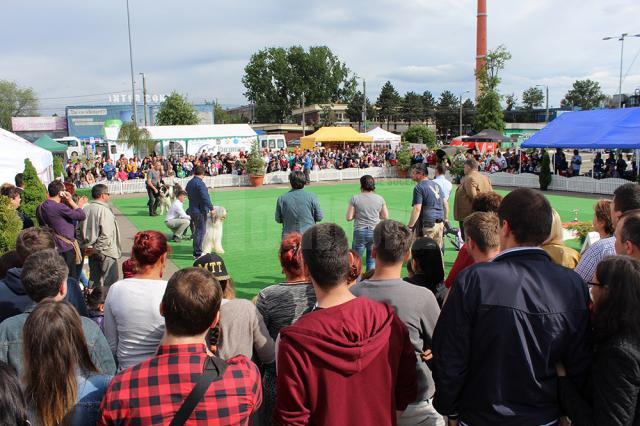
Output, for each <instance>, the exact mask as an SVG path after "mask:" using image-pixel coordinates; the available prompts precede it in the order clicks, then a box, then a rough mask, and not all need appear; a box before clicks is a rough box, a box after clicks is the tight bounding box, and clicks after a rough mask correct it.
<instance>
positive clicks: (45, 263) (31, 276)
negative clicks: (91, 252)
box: [20, 249, 69, 303]
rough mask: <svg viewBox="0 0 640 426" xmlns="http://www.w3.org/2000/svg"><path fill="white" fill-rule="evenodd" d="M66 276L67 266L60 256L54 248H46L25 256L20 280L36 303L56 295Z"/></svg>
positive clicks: (67, 272) (67, 274)
mask: <svg viewBox="0 0 640 426" xmlns="http://www.w3.org/2000/svg"><path fill="white" fill-rule="evenodd" d="M68 276H69V268H68V267H67V264H66V262H65V261H64V259H63V258H62V256H60V255H59V254H58V252H57V251H56V250H55V249H47V250H42V251H39V252H37V253H33V254H32V255H31V256H29V257H27V260H25V261H24V265H22V273H21V274H20V281H22V285H23V286H24V289H25V291H26V292H27V295H28V296H29V297H30V298H31V300H33V301H34V302H36V303H38V302H40V301H41V300H43V299H46V298H47V297H54V296H55V295H57V294H58V292H59V291H60V284H62V283H63V282H65V281H66V280H67V277H68Z"/></svg>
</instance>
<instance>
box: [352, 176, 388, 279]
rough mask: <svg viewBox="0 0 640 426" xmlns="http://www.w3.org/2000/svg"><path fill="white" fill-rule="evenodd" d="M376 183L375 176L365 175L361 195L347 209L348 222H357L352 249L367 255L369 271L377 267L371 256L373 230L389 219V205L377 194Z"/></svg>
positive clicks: (362, 178)
mask: <svg viewBox="0 0 640 426" xmlns="http://www.w3.org/2000/svg"><path fill="white" fill-rule="evenodd" d="M375 189H376V181H375V179H374V178H373V176H369V175H364V176H362V177H361V178H360V194H357V195H354V196H353V197H351V200H350V201H349V207H348V208H347V221H349V222H350V221H352V220H355V222H354V224H353V245H352V248H353V249H354V250H355V251H357V252H358V254H360V256H361V257H362V255H363V254H364V253H365V251H366V253H367V260H366V265H367V270H370V269H373V268H374V267H375V262H374V260H373V257H372V256H371V250H372V246H373V228H375V227H376V225H377V224H378V222H380V220H384V219H387V218H388V217H389V211H388V210H387V205H386V204H385V202H384V198H382V196H380V195H378V194H376V193H375V192H374V191H375Z"/></svg>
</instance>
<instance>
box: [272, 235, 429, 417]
mask: <svg viewBox="0 0 640 426" xmlns="http://www.w3.org/2000/svg"><path fill="white" fill-rule="evenodd" d="M302 256H303V258H304V262H305V269H306V272H308V276H309V277H311V282H312V283H313V287H314V289H315V292H316V297H317V301H318V303H317V307H316V309H315V310H314V311H313V312H310V313H308V314H306V315H303V316H302V317H301V318H300V319H299V320H298V321H296V322H295V323H294V324H293V325H291V326H289V327H286V328H284V329H282V331H281V332H280V346H279V348H278V358H277V368H278V385H277V395H278V399H277V405H276V410H275V414H274V421H275V423H276V424H280V425H306V424H314V425H355V424H362V425H395V424H396V415H397V414H399V413H398V412H402V411H404V410H405V409H406V407H407V405H409V404H410V403H412V402H413V401H415V399H416V394H417V390H416V369H415V363H416V358H415V354H414V351H413V347H412V345H411V341H410V340H409V334H408V331H407V328H406V326H405V325H404V324H403V322H402V321H401V320H400V319H399V318H398V316H397V315H396V314H395V312H394V311H393V309H392V308H391V307H389V306H388V305H386V304H383V303H380V302H375V301H372V300H370V299H367V298H365V297H355V296H354V295H353V294H351V292H350V291H349V289H348V287H347V277H348V275H349V256H350V254H349V244H348V242H347V236H346V235H345V233H344V231H343V230H342V228H340V227H339V226H338V225H335V224H331V223H326V224H321V225H315V226H314V227H312V228H310V229H309V230H307V231H306V232H305V233H304V235H303V236H302Z"/></svg>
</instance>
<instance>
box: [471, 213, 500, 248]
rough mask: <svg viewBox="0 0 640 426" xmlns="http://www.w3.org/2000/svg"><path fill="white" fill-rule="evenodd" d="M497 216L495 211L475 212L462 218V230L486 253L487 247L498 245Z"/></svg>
mask: <svg viewBox="0 0 640 426" xmlns="http://www.w3.org/2000/svg"><path fill="white" fill-rule="evenodd" d="M499 227H500V225H499V221H498V216H497V215H496V214H495V213H488V212H475V213H471V214H470V215H469V216H467V217H466V218H465V219H464V232H465V234H466V236H467V237H469V238H471V239H472V240H473V242H474V243H476V245H477V246H478V248H479V249H480V251H482V252H483V253H486V252H487V251H488V250H489V249H495V248H497V247H500V233H499Z"/></svg>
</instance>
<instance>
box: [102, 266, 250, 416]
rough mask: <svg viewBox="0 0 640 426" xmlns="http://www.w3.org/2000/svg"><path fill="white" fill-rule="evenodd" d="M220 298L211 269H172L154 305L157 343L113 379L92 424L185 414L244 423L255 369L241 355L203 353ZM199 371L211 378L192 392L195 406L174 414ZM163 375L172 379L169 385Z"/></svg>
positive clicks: (215, 317) (200, 373)
mask: <svg viewBox="0 0 640 426" xmlns="http://www.w3.org/2000/svg"><path fill="white" fill-rule="evenodd" d="M221 302H222V289H221V288H220V285H219V284H218V283H217V282H216V280H215V278H214V277H213V275H212V274H210V273H208V272H206V271H204V270H203V269H201V268H188V269H183V270H181V271H178V272H176V273H175V274H174V275H173V276H172V277H171V279H170V280H169V283H168V284H167V287H166V291H165V294H164V296H163V297H162V302H161V305H160V311H161V313H162V315H163V317H164V319H165V323H166V334H165V336H164V338H163V340H162V344H161V345H160V347H159V348H158V351H157V353H156V354H155V355H154V356H153V358H151V359H149V360H146V361H143V362H141V363H140V364H137V365H136V366H134V367H132V368H130V369H128V370H125V371H123V372H121V373H120V374H118V375H117V376H116V377H115V378H114V379H113V381H112V382H111V385H109V388H108V390H107V393H106V395H105V397H104V399H103V401H102V405H101V407H100V408H101V412H102V415H101V418H100V420H99V422H98V424H99V425H103V426H106V425H119V424H137V425H151V424H157V423H159V422H160V420H159V419H161V420H162V422H163V423H168V422H170V420H173V421H177V424H184V422H185V421H186V419H188V418H193V419H194V420H193V421H192V422H193V423H203V424H227V425H240V424H243V425H244V424H249V419H250V416H251V415H252V414H253V413H254V412H255V411H256V410H257V409H258V407H259V406H260V403H261V400H262V386H261V384H260V372H259V371H258V369H257V368H256V366H255V365H254V364H253V363H251V361H250V360H249V359H248V358H246V357H244V356H242V355H239V356H237V357H234V358H232V359H230V360H228V361H226V362H225V361H223V360H221V359H220V358H217V357H215V356H213V357H209V356H208V354H207V348H206V346H205V345H204V340H205V336H206V335H207V333H208V330H209V329H210V328H211V327H212V326H215V324H216V322H217V321H218V317H219V309H220V305H221ZM203 371H205V372H206V373H208V374H209V379H213V382H212V383H210V384H209V386H208V387H206V388H205V389H204V392H203V394H202V395H198V396H199V398H197V400H196V401H195V403H196V404H195V406H193V407H191V408H190V409H189V410H187V411H186V413H184V416H182V418H181V419H175V417H176V415H177V413H178V410H179V409H180V408H181V407H182V405H183V404H184V401H185V399H186V398H187V396H188V395H189V393H190V392H191V391H192V389H193V388H194V386H195V385H196V383H200V382H199V379H200V377H201V376H202V375H203V374H202V373H203ZM167 378H172V379H171V386H167V380H168V379H167ZM136 395H139V397H136ZM134 401H135V402H136V403H134ZM194 410H195V412H196V414H194V415H193V416H192V415H191V414H192V412H193V411H194ZM196 418H197V420H195V419H196ZM178 420H179V421H178ZM188 423H189V424H190V423H191V422H188Z"/></svg>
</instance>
